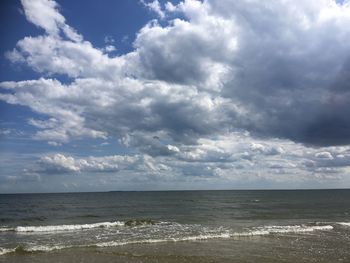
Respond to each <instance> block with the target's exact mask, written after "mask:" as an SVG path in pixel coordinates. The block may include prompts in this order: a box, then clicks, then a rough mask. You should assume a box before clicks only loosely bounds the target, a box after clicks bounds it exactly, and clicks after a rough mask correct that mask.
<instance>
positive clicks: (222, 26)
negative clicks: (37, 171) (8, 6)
mask: <svg viewBox="0 0 350 263" xmlns="http://www.w3.org/2000/svg"><path fill="white" fill-rule="evenodd" d="M22 4H23V8H24V11H25V15H26V18H27V19H28V21H30V22H32V23H34V24H35V25H36V26H38V27H41V28H43V29H44V30H45V34H43V35H39V36H35V37H33V36H31V37H29V36H27V37H25V38H23V39H21V40H19V41H18V43H17V45H16V47H15V49H14V50H12V51H10V52H8V53H7V57H8V58H9V59H10V61H12V62H14V63H24V64H26V65H27V66H29V67H30V68H31V69H33V70H35V71H37V72H39V73H40V74H42V76H43V77H42V78H40V79H38V80H24V81H17V82H16V81H8V82H1V83H0V86H1V87H2V88H4V89H5V90H6V91H5V92H2V93H1V94H0V99H1V100H3V101H6V102H8V103H11V104H18V105H24V106H28V107H30V108H31V109H32V110H33V111H34V112H36V113H39V114H41V115H42V119H30V120H29V121H28V122H29V124H31V125H33V126H34V127H35V128H37V129H38V131H37V133H36V135H35V138H36V139H42V140H46V141H48V142H50V144H56V145H60V144H61V143H67V142H70V141H71V140H74V139H80V138H86V137H88V138H103V139H107V138H116V139H119V141H120V142H121V143H122V144H124V145H125V146H127V147H129V148H132V149H134V150H135V151H136V152H138V153H139V154H140V155H139V157H138V158H137V159H138V161H137V162H138V164H137V167H138V168H137V169H140V171H141V170H142V171H143V170H145V171H153V172H155V171H157V173H159V174H161V173H167V174H172V175H173V176H174V177H176V175H180V174H185V175H186V174H187V173H188V172H189V171H190V172H192V173H193V174H194V175H197V176H199V177H200V176H207V177H210V176H216V175H219V176H220V177H222V178H226V179H227V178H231V179H232V178H241V176H243V177H244V176H248V175H250V176H253V177H254V176H255V175H256V174H257V171H258V170H259V171H261V172H262V173H265V174H266V176H267V175H268V174H270V173H271V175H270V177H269V180H274V178H278V180H280V179H281V178H280V177H273V176H276V173H277V171H278V172H279V173H280V174H281V176H282V174H284V173H290V174H292V175H297V176H296V178H297V177H298V176H299V177H298V178H303V176H306V174H307V173H311V174H319V173H321V172H322V171H326V172H327V171H328V170H327V169H323V168H327V167H328V168H329V167H332V169H331V170H332V172H334V171H336V172H339V173H341V172H342V170H341V169H343V168H344V167H348V165H349V161H348V160H349V152H348V150H347V149H343V148H342V147H339V146H337V145H347V144H349V143H350V138H349V136H348V134H349V129H350V122H349V119H348V118H346V116H348V113H349V109H348V105H349V102H350V96H349V93H348V89H347V85H348V83H349V81H350V79H349V77H348V74H347V72H348V70H349V69H350V66H349V65H350V62H349V60H348V57H349V55H350V48H349V46H348V45H347V43H348V42H349V39H350V15H349V14H350V12H349V10H350V7H349V5H347V4H343V5H339V4H335V2H334V1H333V2H332V1H328V0H327V1H326V0H321V1H307V2H305V1H297V2H295V1H284V2H283V3H282V2H270V3H268V4H266V3H263V2H261V1H255V0H254V1H225V0H220V1H219V0H208V1H195V0H186V1H183V2H180V3H179V4H178V5H174V4H171V3H170V2H168V3H166V4H165V6H164V8H162V6H161V5H160V3H159V2H158V1H157V0H155V1H153V2H144V4H145V5H146V6H147V7H148V8H149V9H151V10H153V11H154V12H156V13H157V14H158V15H159V17H160V18H162V19H166V18H169V17H172V19H171V20H168V21H166V22H167V23H162V24H159V23H157V22H156V21H151V22H150V23H148V24H147V25H145V26H144V27H143V28H141V29H140V31H139V32H138V33H137V36H136V40H135V42H134V43H133V46H134V50H133V51H132V52H129V53H127V54H124V55H120V56H115V57H109V56H108V54H106V53H108V52H111V51H114V46H113V45H112V43H114V40H113V39H112V38H110V37H107V38H106V39H105V43H106V45H107V46H106V47H105V48H104V49H102V50H101V49H98V48H96V47H94V46H93V44H92V43H90V42H89V41H86V40H83V37H82V36H81V35H79V34H78V33H77V32H76V31H75V30H74V29H73V28H71V27H70V26H69V25H67V24H66V21H65V18H64V17H63V15H62V14H61V13H60V11H59V9H58V5H57V4H56V2H54V1H49V0H46V1H44V0H40V1H39V0H38V1H25V0H23V1H22ZM168 12H171V16H167V15H168ZM176 15H178V17H176ZM164 24H165V25H164ZM48 58H50V59H48ZM60 75H64V76H68V77H70V78H72V81H71V82H70V83H66V84H64V83H62V82H60V81H59V80H57V79H54V77H57V78H58V79H59V77H60ZM44 76H45V78H44ZM259 138H260V139H259ZM262 138H263V139H262ZM292 141H295V142H299V143H304V142H305V143H307V144H306V145H308V146H304V145H302V144H298V143H293V142H292ZM310 145H317V146H321V148H320V149H315V148H312V147H309V146H310ZM332 145H333V146H334V147H326V146H332ZM344 147H345V146H344ZM115 158H116V157H101V158H97V157H91V158H76V157H72V156H66V155H54V156H47V157H43V159H42V160H41V165H42V166H45V167H46V168H47V169H53V170H55V169H56V171H62V172H63V171H65V172H79V171H90V172H92V171H100V172H101V171H107V170H111V171H116V172H117V171H120V169H126V168H121V167H123V165H125V167H129V166H128V165H127V164H125V163H128V162H129V161H128V159H123V160H116V159H115ZM123 158H124V157H123ZM125 158H127V157H125ZM130 158H134V157H130ZM141 159H142V161H140V160H141ZM135 162H136V161H135ZM203 164H204V165H203ZM241 168H244V169H241ZM321 168H322V169H321ZM128 169H129V168H128ZM130 169H133V168H132V167H131V166H130ZM135 169H136V168H135ZM242 170H244V172H242ZM327 173H329V171H328V172H327ZM254 174H255V175H254ZM329 174H330V173H329ZM256 176H257V177H259V178H261V176H262V175H261V174H259V176H258V175H256ZM276 180H277V179H276Z"/></svg>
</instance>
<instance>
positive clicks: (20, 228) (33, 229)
mask: <svg viewBox="0 0 350 263" xmlns="http://www.w3.org/2000/svg"><path fill="white" fill-rule="evenodd" d="M123 225H124V223H123V222H119V221H116V222H100V223H94V224H81V225H51V226H18V227H15V228H14V229H10V230H8V231H11V230H12V231H13V230H14V231H16V232H57V231H72V230H84V229H91V228H101V227H115V226H123Z"/></svg>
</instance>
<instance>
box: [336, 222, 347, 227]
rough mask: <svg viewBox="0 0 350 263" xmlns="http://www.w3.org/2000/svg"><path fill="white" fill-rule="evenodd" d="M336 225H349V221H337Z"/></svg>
mask: <svg viewBox="0 0 350 263" xmlns="http://www.w3.org/2000/svg"><path fill="white" fill-rule="evenodd" d="M337 224H338V225H342V226H348V227H350V223H349V222H338V223H337Z"/></svg>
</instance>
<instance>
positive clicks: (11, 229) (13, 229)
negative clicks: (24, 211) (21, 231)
mask: <svg viewBox="0 0 350 263" xmlns="http://www.w3.org/2000/svg"><path fill="white" fill-rule="evenodd" d="M8 231H15V228H13V227H1V228H0V232H8Z"/></svg>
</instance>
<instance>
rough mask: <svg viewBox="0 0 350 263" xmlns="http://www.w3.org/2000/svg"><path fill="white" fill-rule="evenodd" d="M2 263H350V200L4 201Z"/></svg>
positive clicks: (340, 194)
mask: <svg viewBox="0 0 350 263" xmlns="http://www.w3.org/2000/svg"><path fill="white" fill-rule="evenodd" d="M0 262H21V263H22V262H51V263H52V262H293V263H294V262H327V263H332V262H350V190H268V191H265V190H254V191H247V190H242V191H237V190H235V191H155V192H101V193H59V194H1V195H0Z"/></svg>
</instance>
